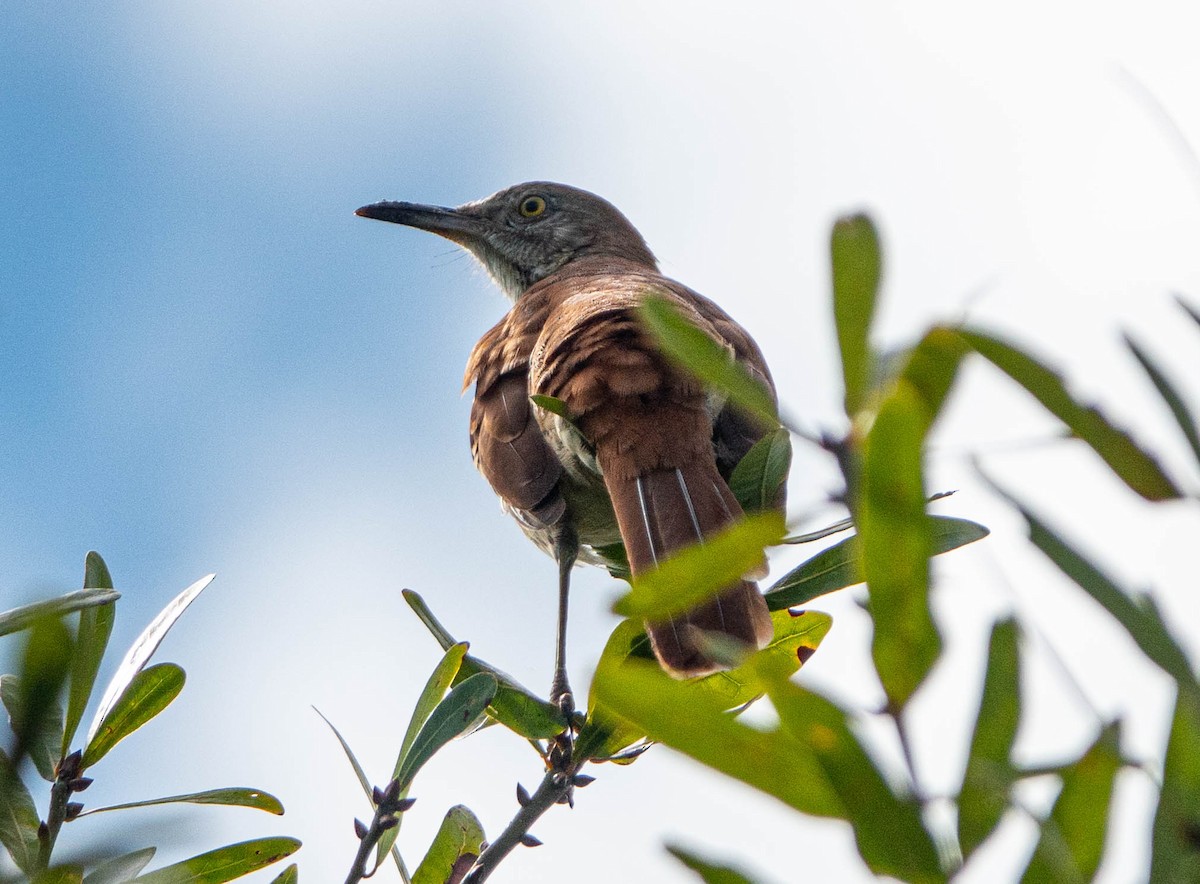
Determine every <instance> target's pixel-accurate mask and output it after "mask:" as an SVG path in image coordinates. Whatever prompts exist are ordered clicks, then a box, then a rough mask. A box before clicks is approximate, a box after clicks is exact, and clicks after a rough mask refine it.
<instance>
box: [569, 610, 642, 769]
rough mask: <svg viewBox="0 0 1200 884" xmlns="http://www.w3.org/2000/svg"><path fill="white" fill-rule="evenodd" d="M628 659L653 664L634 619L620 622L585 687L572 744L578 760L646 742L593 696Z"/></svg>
mask: <svg viewBox="0 0 1200 884" xmlns="http://www.w3.org/2000/svg"><path fill="white" fill-rule="evenodd" d="M631 657H632V658H636V659H640V660H641V661H643V662H653V661H654V652H653V651H652V650H651V649H650V639H649V637H647V635H646V630H645V627H643V625H642V624H641V623H640V622H638V621H636V620H622V621H621V622H620V623H618V624H617V628H616V629H614V630H613V631H612V633H611V634H610V635H609V636H608V641H607V642H605V644H604V650H603V651H601V652H600V660H599V661H598V662H597V663H596V673H595V675H594V676H593V677H592V683H591V685H589V686H588V702H587V718H586V719H585V720H584V722H583V727H582V728H580V730H579V736H578V738H577V739H576V741H575V753H576V755H577V756H578V757H580V758H601V759H602V758H611V757H612V756H614V755H617V754H618V753H620V752H623V751H624V750H626V749H628V748H630V747H631V746H633V745H634V744H636V743H638V742H639V741H640V740H643V739H645V737H646V732H645V731H644V730H642V729H641V728H639V727H638V726H637V725H635V724H632V723H630V722H628V721H625V720H623V719H621V718H620V717H619V716H617V715H616V714H615V713H613V712H612V711H611V710H610V709H607V708H605V706H604V704H602V703H601V702H599V699H598V697H597V696H596V687H597V684H598V683H599V682H600V681H601V680H602V679H603V678H606V677H608V676H607V675H606V673H609V672H610V671H611V670H613V669H616V668H618V667H620V666H623V665H624V664H625V662H626V661H627V660H629V659H630V658H631Z"/></svg>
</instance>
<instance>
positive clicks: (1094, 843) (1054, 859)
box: [1021, 723, 1121, 884]
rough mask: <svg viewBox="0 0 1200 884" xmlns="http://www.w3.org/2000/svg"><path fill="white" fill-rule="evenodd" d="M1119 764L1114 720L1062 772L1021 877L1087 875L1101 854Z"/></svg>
mask: <svg viewBox="0 0 1200 884" xmlns="http://www.w3.org/2000/svg"><path fill="white" fill-rule="evenodd" d="M1120 769H1121V749H1120V726H1119V723H1114V724H1111V725H1109V726H1108V727H1106V728H1105V729H1104V730H1103V731H1102V732H1101V733H1100V736H1099V738H1098V739H1097V740H1096V742H1095V743H1093V744H1092V746H1091V747H1090V748H1089V749H1088V750H1087V752H1086V753H1084V755H1083V757H1082V758H1080V759H1079V761H1078V762H1076V763H1075V764H1074V765H1072V766H1071V767H1070V768H1068V769H1067V771H1066V773H1064V774H1063V786H1062V791H1061V792H1059V794H1058V798H1057V800H1055V802H1054V808H1053V809H1052V810H1051V811H1050V818H1049V819H1047V820H1046V821H1045V822H1043V824H1042V835H1041V838H1040V839H1039V840H1038V845H1037V848H1036V849H1035V850H1034V853H1033V857H1032V858H1031V860H1030V862H1029V866H1028V867H1027V868H1026V870H1025V874H1024V876H1023V877H1022V878H1021V880H1022V881H1023V882H1028V884H1039V882H1042V881H1091V880H1092V879H1093V878H1094V877H1095V876H1096V870H1097V869H1098V868H1099V867H1100V859H1101V858H1102V857H1103V855H1104V841H1105V836H1106V835H1107V832H1108V811H1109V806H1110V804H1111V803H1112V793H1113V783H1114V781H1115V779H1116V776H1117V771H1119V770H1120Z"/></svg>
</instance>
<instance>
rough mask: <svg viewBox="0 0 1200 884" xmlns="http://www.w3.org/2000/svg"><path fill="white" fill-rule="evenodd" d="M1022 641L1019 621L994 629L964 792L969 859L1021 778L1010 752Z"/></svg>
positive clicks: (961, 826) (961, 834) (964, 845)
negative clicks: (1018, 776)
mask: <svg viewBox="0 0 1200 884" xmlns="http://www.w3.org/2000/svg"><path fill="white" fill-rule="evenodd" d="M1018 640H1019V631H1018V628H1017V623H1016V621H1015V620H1011V619H1010V620H1004V621H1001V622H1000V623H997V624H996V625H995V626H993V627H992V637H991V641H990V642H989V644H988V664H987V673H986V675H985V676H984V681H983V695H982V697H981V698H980V702H979V714H978V715H976V716H975V732H974V734H973V735H972V737H971V750H970V754H969V756H968V757H967V769H966V772H965V773H964V775H963V784H962V790H961V792H960V793H959V796H958V842H959V844H960V846H961V849H962V857H963V861H964V862H965V861H966V860H967V859H969V858H970V856H971V854H972V853H974V852H975V848H977V847H978V846H979V845H980V844H982V843H983V842H984V840H985V839H986V838H987V837H988V836H989V835H990V834H991V833H992V832H993V831H994V830H995V828H996V826H997V825H998V824H999V823H1000V817H1001V816H1003V815H1004V812H1005V811H1006V810H1007V809H1008V806H1009V789H1010V788H1011V787H1012V784H1013V782H1014V781H1015V780H1016V779H1017V774H1016V772H1015V771H1014V769H1013V765H1012V762H1011V760H1010V756H1011V754H1012V748H1013V743H1014V741H1015V740H1016V737H1017V725H1018V723H1019V722H1020V719H1021V694H1020V686H1021V661H1020V656H1019V651H1020V647H1019V643H1018Z"/></svg>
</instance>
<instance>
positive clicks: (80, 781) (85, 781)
mask: <svg viewBox="0 0 1200 884" xmlns="http://www.w3.org/2000/svg"><path fill="white" fill-rule="evenodd" d="M93 782H94V780H93V779H92V778H91V777H76V778H75V779H73V780H71V781H70V782H69V783H67V788H68V789H70V790H71V791H72V792H82V791H83V790H84V789H86V788H87V787H88V786H90V785H91V784H92V783H93Z"/></svg>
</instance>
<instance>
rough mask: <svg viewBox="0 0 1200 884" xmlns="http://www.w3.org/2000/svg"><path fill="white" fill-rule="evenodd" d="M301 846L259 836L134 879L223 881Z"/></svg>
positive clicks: (186, 883)
mask: <svg viewBox="0 0 1200 884" xmlns="http://www.w3.org/2000/svg"><path fill="white" fill-rule="evenodd" d="M299 849H300V842H299V841H297V840H296V839H295V838H259V839H257V840H254V841H243V842H241V843H240V844H230V845H229V846H228V847H220V848H218V849H216V850H210V851H209V852H208V853H202V854H200V855H199V856H193V857H192V858H191V859H185V860H184V861H183V862H178V863H174V864H173V865H169V866H165V867H164V868H161V869H155V870H154V871H153V872H150V873H148V874H145V875H142V876H140V877H138V878H136V879H134V880H136V881H138V882H140V884H223V882H225V881H232V880H234V879H235V878H240V877H242V876H243V875H249V874H250V873H251V872H256V871H258V870H259V869H261V868H265V867H266V866H269V865H271V863H276V862H279V860H281V859H284V858H285V857H288V856H291V855H292V854H293V853H295V852H296V851H297V850H299Z"/></svg>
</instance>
